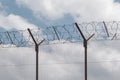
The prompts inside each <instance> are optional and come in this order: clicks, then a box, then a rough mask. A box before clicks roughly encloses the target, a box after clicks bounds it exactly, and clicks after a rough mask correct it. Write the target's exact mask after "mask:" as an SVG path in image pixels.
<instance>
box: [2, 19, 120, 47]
mask: <svg viewBox="0 0 120 80" xmlns="http://www.w3.org/2000/svg"><path fill="white" fill-rule="evenodd" d="M78 25H79V27H80V28H81V30H82V32H83V34H84V35H85V37H88V36H90V35H91V34H95V35H94V36H93V38H92V39H91V40H120V22H119V21H112V22H104V21H103V22H89V23H85V22H84V23H78ZM31 31H32V33H33V36H34V37H35V39H36V41H40V40H43V39H45V41H44V43H43V44H44V45H47V44H56V43H67V42H71V43H72V42H79V41H82V37H81V36H80V35H79V33H78V31H77V29H76V27H75V24H70V25H62V26H50V27H46V28H43V29H39V28H38V29H31ZM32 45H34V43H33V41H32V40H31V37H30V34H29V33H28V31H27V29H26V30H18V31H6V32H0V47H11V46H12V47H31V46H32Z"/></svg>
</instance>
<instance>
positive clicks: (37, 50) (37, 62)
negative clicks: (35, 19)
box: [28, 29, 45, 80]
mask: <svg viewBox="0 0 120 80" xmlns="http://www.w3.org/2000/svg"><path fill="white" fill-rule="evenodd" d="M28 32H29V34H30V36H31V37H32V39H33V41H34V43H35V52H36V80H39V55H38V53H39V45H40V44H41V43H43V42H44V40H45V39H43V40H42V41H41V42H39V43H37V42H36V41H35V38H34V37H33V35H32V33H31V31H30V29H28Z"/></svg>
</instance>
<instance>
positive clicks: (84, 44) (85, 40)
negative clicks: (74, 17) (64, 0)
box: [75, 23, 94, 80]
mask: <svg viewBox="0 0 120 80" xmlns="http://www.w3.org/2000/svg"><path fill="white" fill-rule="evenodd" d="M75 25H76V27H77V29H78V31H79V33H80V35H81V36H82V38H83V46H84V50H85V53H84V54H85V56H84V65H85V80H87V42H88V40H89V39H91V38H92V37H93V36H94V34H92V35H91V36H90V37H89V38H88V39H86V38H85V36H84V34H83V33H82V31H81V29H80V28H79V26H78V24H77V23H75Z"/></svg>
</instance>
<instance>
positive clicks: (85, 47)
mask: <svg viewBox="0 0 120 80" xmlns="http://www.w3.org/2000/svg"><path fill="white" fill-rule="evenodd" d="M84 49H85V56H84V60H85V64H84V65H85V80H87V40H84Z"/></svg>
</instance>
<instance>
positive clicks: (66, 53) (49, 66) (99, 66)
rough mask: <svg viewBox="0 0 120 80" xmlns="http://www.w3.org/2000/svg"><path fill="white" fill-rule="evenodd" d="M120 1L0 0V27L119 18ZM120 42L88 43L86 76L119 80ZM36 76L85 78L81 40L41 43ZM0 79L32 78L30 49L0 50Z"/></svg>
mask: <svg viewBox="0 0 120 80" xmlns="http://www.w3.org/2000/svg"><path fill="white" fill-rule="evenodd" d="M119 14H120V0H69V2H68V1H67V0H0V31H10V30H24V29H27V28H38V27H39V28H41V29H42V28H44V27H46V26H52V25H64V24H72V23H74V22H78V23H81V22H91V21H97V22H99V21H120V17H119ZM119 43H120V41H119V40H118V41H89V43H88V80H118V79H119V78H120V75H119V74H120V69H119V67H120V59H119V57H120V54H119V52H120V48H119ZM39 50H40V53H39V56H40V59H39V61H40V62H39V65H40V70H39V72H40V74H39V78H40V80H80V79H81V80H82V79H84V54H83V53H84V48H83V45H82V43H66V44H56V45H42V46H40V49H39ZM0 79H1V80H33V79H35V52H34V47H32V48H27V47H22V48H21V47H20V48H0Z"/></svg>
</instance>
